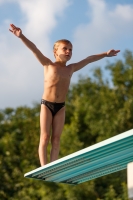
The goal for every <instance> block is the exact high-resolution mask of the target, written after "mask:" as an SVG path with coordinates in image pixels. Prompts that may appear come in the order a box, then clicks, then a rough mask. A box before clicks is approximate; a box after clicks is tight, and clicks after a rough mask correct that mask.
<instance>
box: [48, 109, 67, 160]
mask: <svg viewBox="0 0 133 200" xmlns="http://www.w3.org/2000/svg"><path fill="white" fill-rule="evenodd" d="M64 122H65V107H63V108H61V109H60V110H59V111H58V112H57V114H56V115H55V116H54V118H53V123H52V136H51V144H52V149H51V155H50V162H52V161H54V160H57V159H58V155H59V148H60V137H61V133H62V130H63V127H64Z"/></svg>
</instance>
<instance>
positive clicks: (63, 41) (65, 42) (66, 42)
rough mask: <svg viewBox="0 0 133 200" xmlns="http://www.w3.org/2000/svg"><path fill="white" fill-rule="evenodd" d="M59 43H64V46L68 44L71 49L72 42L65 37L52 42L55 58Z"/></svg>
mask: <svg viewBox="0 0 133 200" xmlns="http://www.w3.org/2000/svg"><path fill="white" fill-rule="evenodd" d="M60 44H63V45H66V46H68V45H69V46H70V47H71V50H72V43H71V42H70V41H69V40H66V39H61V40H58V41H56V42H55V43H54V46H53V52H54V57H55V58H56V51H57V50H58V47H59V45H60Z"/></svg>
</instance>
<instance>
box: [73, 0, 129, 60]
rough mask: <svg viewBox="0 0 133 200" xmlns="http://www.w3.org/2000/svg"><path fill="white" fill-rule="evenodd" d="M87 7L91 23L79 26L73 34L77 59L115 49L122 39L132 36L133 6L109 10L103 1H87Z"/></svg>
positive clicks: (119, 6) (122, 6)
mask: <svg viewBox="0 0 133 200" xmlns="http://www.w3.org/2000/svg"><path fill="white" fill-rule="evenodd" d="M88 6H89V7H90V8H91V9H89V10H91V11H90V13H89V14H88V15H89V16H90V18H91V21H89V22H88V23H87V24H81V25H79V26H78V27H77V28H76V30H75V33H74V38H75V39H74V47H75V48H76V49H78V50H79V51H78V55H77V57H78V58H83V57H84V56H87V54H88V55H89V54H92V53H98V52H101V51H103V50H104V51H106V50H108V48H116V46H117V44H118V43H120V42H121V43H122V42H123V40H122V38H125V37H128V36H129V35H131V34H132V35H133V26H132V24H133V15H132V13H133V6H131V5H130V6H129V5H116V7H115V8H114V9H113V10H110V9H109V7H108V5H107V1H104V0H95V1H94V0H88ZM117 48H119V47H117ZM126 48H127V46H125V49H126ZM76 53H77V52H76Z"/></svg>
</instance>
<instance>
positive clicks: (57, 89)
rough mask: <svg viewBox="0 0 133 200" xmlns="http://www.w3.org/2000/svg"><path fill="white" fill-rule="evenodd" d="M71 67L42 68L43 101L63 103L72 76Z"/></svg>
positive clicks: (50, 66) (52, 66)
mask: <svg viewBox="0 0 133 200" xmlns="http://www.w3.org/2000/svg"><path fill="white" fill-rule="evenodd" d="M72 73H73V71H72V65H68V66H63V67H62V66H59V65H56V64H54V63H53V64H51V65H49V66H45V67H44V94H43V97H42V98H43V99H45V100H48V101H51V102H57V103H60V102H64V101H65V99H66V94H67V92H68V88H69V84H70V79H71V76H72Z"/></svg>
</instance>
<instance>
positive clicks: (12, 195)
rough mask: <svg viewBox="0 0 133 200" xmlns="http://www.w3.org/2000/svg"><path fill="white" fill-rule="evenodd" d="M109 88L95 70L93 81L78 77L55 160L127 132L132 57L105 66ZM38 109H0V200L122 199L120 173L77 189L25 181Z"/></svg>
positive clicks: (132, 111) (131, 116)
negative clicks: (109, 81) (109, 78)
mask: <svg viewBox="0 0 133 200" xmlns="http://www.w3.org/2000/svg"><path fill="white" fill-rule="evenodd" d="M107 70H109V71H110V73H111V75H112V83H113V87H110V85H109V83H108V81H105V80H104V76H103V75H102V71H101V70H100V69H96V70H95V72H94V78H80V79H79V81H78V83H77V84H75V85H72V86H71V88H70V90H69V93H68V96H67V101H66V123H65V126H64V130H63V133H62V138H61V150H60V157H63V156H66V155H68V154H70V153H73V152H76V151H78V150H80V149H83V148H85V147H88V146H90V145H92V144H95V143H97V142H99V141H102V140H104V139H106V138H110V137H112V136H114V135H116V134H119V133H122V132H124V131H127V130H129V129H132V128H133V123H132V122H133V54H132V53H131V52H130V51H126V52H125V54H124V61H121V60H118V61H116V63H114V64H110V65H108V66H107ZM39 114H40V105H39V104H36V105H34V106H33V108H28V107H18V108H16V109H12V108H6V109H4V110H1V111H0V169H1V170H0V199H1V200H9V199H10V200H18V199H24V200H31V199H32V200H44V199H45V200H52V199H53V200H83V199H87V200H127V199H128V198H127V186H126V171H125V170H123V171H120V172H117V173H114V174H110V175H107V176H104V177H101V178H98V179H96V180H92V181H88V182H86V183H83V184H80V185H78V186H69V185H65V184H54V183H45V182H42V181H37V180H36V181H35V180H31V179H26V178H24V177H23V174H24V173H26V172H28V171H30V170H32V169H35V168H37V167H39V166H40V164H39V159H38V144H39V134H40V127H39V126H40V122H39Z"/></svg>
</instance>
